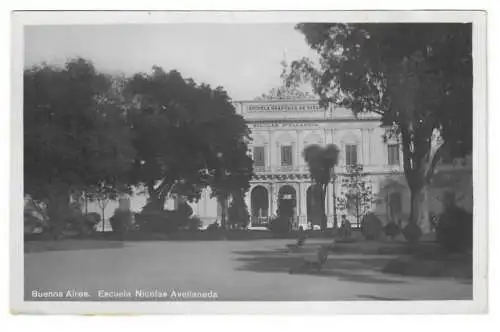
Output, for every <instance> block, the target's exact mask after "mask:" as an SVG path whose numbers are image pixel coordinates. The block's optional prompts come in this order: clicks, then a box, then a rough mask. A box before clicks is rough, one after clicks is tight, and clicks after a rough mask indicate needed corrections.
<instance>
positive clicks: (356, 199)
mask: <svg viewBox="0 0 500 332" xmlns="http://www.w3.org/2000/svg"><path fill="white" fill-rule="evenodd" d="M367 176H368V174H366V173H365V172H363V165H352V166H348V167H347V172H346V174H345V175H344V176H343V177H342V179H341V183H340V186H341V193H340V195H338V196H337V206H338V207H339V209H341V210H351V209H352V208H354V211H355V213H356V218H357V221H358V222H359V221H360V220H359V218H360V217H362V216H363V215H365V214H366V213H368V212H369V211H370V209H371V207H372V203H373V201H374V195H373V191H372V187H371V185H370V182H369V181H368V179H367Z"/></svg>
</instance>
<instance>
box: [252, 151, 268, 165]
mask: <svg viewBox="0 0 500 332" xmlns="http://www.w3.org/2000/svg"><path fill="white" fill-rule="evenodd" d="M253 160H254V165H255V166H257V167H263V166H265V165H266V159H265V151H264V147H263V146H256V147H254V148H253Z"/></svg>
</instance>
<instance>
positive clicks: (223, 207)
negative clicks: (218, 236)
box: [219, 197, 227, 229]
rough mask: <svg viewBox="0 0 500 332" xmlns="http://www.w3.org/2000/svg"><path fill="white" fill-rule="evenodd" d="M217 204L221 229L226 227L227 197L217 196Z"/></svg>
mask: <svg viewBox="0 0 500 332" xmlns="http://www.w3.org/2000/svg"><path fill="white" fill-rule="evenodd" d="M219 204H220V207H221V213H220V218H221V221H220V225H221V228H222V229H226V224H227V223H226V215H227V198H226V197H220V198H219Z"/></svg>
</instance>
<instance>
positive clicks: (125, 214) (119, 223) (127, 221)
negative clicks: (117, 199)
mask: <svg viewBox="0 0 500 332" xmlns="http://www.w3.org/2000/svg"><path fill="white" fill-rule="evenodd" d="M109 221H110V223H111V229H112V231H113V233H114V234H115V235H117V236H118V238H120V239H123V236H124V235H125V233H126V232H127V231H128V230H129V228H130V226H131V225H132V212H130V211H129V210H121V209H116V210H115V213H114V214H113V216H112V217H111V218H110V219H109Z"/></svg>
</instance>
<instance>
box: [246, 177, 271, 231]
mask: <svg viewBox="0 0 500 332" xmlns="http://www.w3.org/2000/svg"><path fill="white" fill-rule="evenodd" d="M250 200H251V206H252V211H251V212H252V216H251V217H252V224H261V223H263V222H264V221H267V217H268V216H269V194H268V192H267V189H266V188H265V187H263V186H256V187H255V188H253V189H252V193H251V196H250Z"/></svg>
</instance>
